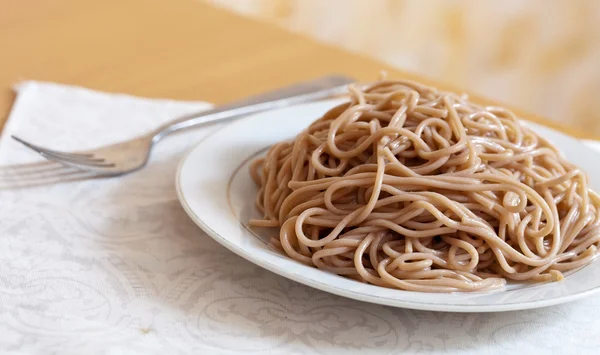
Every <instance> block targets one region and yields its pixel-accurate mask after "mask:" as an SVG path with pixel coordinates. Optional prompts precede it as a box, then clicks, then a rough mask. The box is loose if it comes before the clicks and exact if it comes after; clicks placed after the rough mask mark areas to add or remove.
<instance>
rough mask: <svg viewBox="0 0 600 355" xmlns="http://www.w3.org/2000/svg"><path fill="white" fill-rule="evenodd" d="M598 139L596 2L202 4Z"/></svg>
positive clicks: (224, 0) (233, 0) (599, 10)
mask: <svg viewBox="0 0 600 355" xmlns="http://www.w3.org/2000/svg"><path fill="white" fill-rule="evenodd" d="M206 1H208V2H209V3H212V4H215V5H218V6H222V7H224V8H227V9H229V10H233V11H235V12H238V13H242V14H245V15H249V16H253V17H258V18H260V19H264V20H267V21H270V22H274V23H277V24H279V25H281V26H283V27H285V28H287V29H291V30H294V31H296V32H300V33H304V34H308V35H309V36H310V37H312V38H316V39H319V40H322V41H324V42H327V43H330V44H335V45H338V46H341V47H344V48H346V49H350V50H352V51H355V52H358V53H361V54H367V55H369V56H372V57H375V58H378V59H381V60H383V61H385V62H387V63H389V64H391V65H393V66H396V67H399V68H403V69H406V70H410V71H415V72H418V73H421V74H424V75H427V76H430V77H433V78H436V79H439V80H441V81H444V82H449V83H451V84H453V86H457V87H462V88H466V89H469V90H471V91H473V92H477V93H480V94H483V95H485V96H488V97H491V98H493V99H497V100H500V101H502V102H507V103H510V104H511V105H514V106H517V107H521V108H524V109H526V110H528V111H532V112H535V113H538V114H541V115H543V116H546V117H548V118H551V119H554V120H559V121H561V122H563V123H567V124H569V125H573V126H575V127H576V128H578V129H581V130H586V131H588V132H589V133H593V134H594V135H598V134H600V110H598V109H597V107H596V102H597V101H598V100H600V1H598V0H572V1H569V0H528V1H522V0H504V1H497V0H461V1H452V0H372V1H369V0H206Z"/></svg>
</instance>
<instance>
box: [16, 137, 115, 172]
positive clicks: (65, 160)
mask: <svg viewBox="0 0 600 355" xmlns="http://www.w3.org/2000/svg"><path fill="white" fill-rule="evenodd" d="M12 137H13V138H14V139H15V140H17V141H18V142H21V143H22V144H23V145H25V146H26V147H27V148H29V149H31V150H33V151H35V152H36V153H38V154H40V155H41V156H42V157H44V158H46V159H48V160H53V161H56V162H59V163H61V164H65V165H68V166H71V167H75V168H86V169H89V168H111V167H114V166H115V164H114V163H107V162H105V160H104V159H94V158H87V157H85V156H82V155H80V154H71V153H63V152H56V151H54V150H51V149H46V148H42V147H40V146H37V145H35V144H31V143H29V142H27V141H25V140H22V139H20V138H18V137H15V136H12ZM55 152H56V153H55ZM88 155H90V156H92V154H88Z"/></svg>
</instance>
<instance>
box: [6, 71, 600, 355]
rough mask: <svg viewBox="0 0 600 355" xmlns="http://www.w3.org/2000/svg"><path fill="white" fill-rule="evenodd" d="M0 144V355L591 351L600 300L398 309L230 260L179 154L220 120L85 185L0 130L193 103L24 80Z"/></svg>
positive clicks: (128, 129)
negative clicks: (191, 201) (188, 197)
mask: <svg viewBox="0 0 600 355" xmlns="http://www.w3.org/2000/svg"><path fill="white" fill-rule="evenodd" d="M16 89H17V92H18V96H17V100H16V102H15V105H14V108H13V110H12V112H11V114H10V119H9V121H8V123H7V125H6V128H5V130H4V132H3V135H2V138H1V139H0V166H1V167H0V352H1V353H9V354H10V353H15V354H17V353H18V354H22V353H25V354H29V353H44V354H46V353H60V354H78V355H79V354H130V353H139V354H180V353H181V354H190V353H198V354H239V353H247V354H266V353H270V354H305V353H306V354H308V353H310V354H313V353H322V354H335V353H344V354H349V353H358V352H360V353H364V354H370V353H373V354H375V353H377V354H396V353H436V354H441V353H456V354H482V353H486V354H487V353H508V352H512V351H515V352H519V353H525V354H536V353H539V354H545V353H549V352H554V353H560V354H567V353H573V354H574V353H577V354H585V353H596V352H597V350H598V349H599V348H600V337H599V336H598V329H600V297H598V296H592V297H590V298H587V299H584V300H581V301H577V302H573V303H570V304H565V305H560V306H553V307H549V308H542V309H537V310H531V311H518V312H506V313H488V314H475V313H472V314H469V313H462V314H461V313H440V312H424V311H413V310H406V309H396V308H390V307H384V306H379V305H373V304H368V303H362V302H358V301H354V300H349V299H344V298H341V297H337V296H334V295H331V294H328V293H325V292H321V291H318V290H314V289H311V288H309V287H307V286H303V285H301V284H298V283H295V282H292V281H289V280H287V279H284V278H282V277H279V276H277V275H275V274H273V273H270V272H268V271H265V270H263V269H261V268H259V267H257V266H254V265H253V264H251V263H249V262H247V261H245V260H243V259H242V258H240V257H237V256H236V255H234V254H232V253H231V252H229V251H228V250H226V249H225V248H223V247H221V246H220V245H218V244H217V243H215V242H214V241H213V240H212V239H211V238H209V237H208V236H207V235H206V234H204V233H203V232H202V231H201V230H200V229H199V228H198V227H196V225H194V223H193V222H192V221H191V220H189V219H188V217H187V215H186V214H185V212H184V211H183V209H182V208H181V207H180V205H179V203H178V201H177V197H176V192H175V173H176V168H177V164H178V161H179V159H180V158H181V157H182V156H183V153H184V152H185V151H186V150H187V149H190V148H191V147H193V146H194V144H196V143H197V142H198V141H199V140H200V139H201V138H202V137H203V136H206V135H207V134H210V132H211V131H212V130H214V129H215V128H216V126H211V127H205V128H201V129H196V130H191V131H188V132H185V133H182V134H178V135H176V136H173V137H169V138H168V139H167V140H165V141H164V142H162V143H161V144H159V145H158V146H157V149H156V150H155V152H154V154H153V156H152V160H151V162H150V164H149V165H148V166H147V167H146V168H144V169H143V170H141V171H139V172H136V173H133V174H129V175H126V176H122V177H117V178H108V179H86V178H81V177H80V176H79V175H78V173H77V172H76V171H73V170H69V169H66V168H62V167H60V168H59V167H57V166H56V165H55V164H51V163H46V162H44V161H43V160H42V159H40V158H39V157H38V156H37V155H36V154H35V153H33V152H31V151H28V150H26V149H25V148H24V147H22V146H21V145H19V144H18V143H16V142H14V141H13V140H11V139H9V138H10V135H11V134H18V135H19V136H22V137H23V138H25V139H27V140H31V141H33V142H36V143H39V144H41V145H44V146H48V147H52V148H55V149H63V150H75V149H86V148H92V147H94V146H98V145H104V144H109V143H114V142H117V141H120V140H124V139H127V138H129V137H133V136H135V135H137V134H141V133H144V132H147V131H149V130H151V129H152V128H154V127H156V126H158V125H160V124H161V123H163V122H166V121H168V120H170V119H172V118H173V117H177V116H178V115H182V114H186V113H191V112H194V111H198V110H201V109H205V108H207V107H209V105H207V104H206V103H201V102H175V101H169V100H149V99H143V98H136V97H131V96H126V95H116V94H107V93H99V92H94V91H91V90H87V89H83V88H77V87H69V86H64V85H57V84H49V83H38V82H25V83H23V84H20V85H18V87H17V88H16Z"/></svg>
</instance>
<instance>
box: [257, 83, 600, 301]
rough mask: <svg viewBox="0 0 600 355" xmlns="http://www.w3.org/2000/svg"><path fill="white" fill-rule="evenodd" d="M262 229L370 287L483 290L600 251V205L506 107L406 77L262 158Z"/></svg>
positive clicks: (300, 255) (573, 170)
mask: <svg viewBox="0 0 600 355" xmlns="http://www.w3.org/2000/svg"><path fill="white" fill-rule="evenodd" d="M251 174H252V177H253V179H254V181H255V182H256V183H257V185H258V186H259V192H258V195H257V198H256V206H257V208H258V209H259V210H260V211H261V212H262V213H263V215H264V218H263V219H260V220H251V221H250V225H252V226H255V227H267V228H278V229H279V236H278V238H274V239H273V240H272V244H273V245H274V246H275V247H277V248H279V249H281V250H282V251H284V252H285V253H286V254H287V255H288V256H289V257H291V258H293V259H295V260H297V261H299V262H302V263H305V264H307V265H311V266H314V267H317V268H319V269H322V270H325V271H329V272H332V273H336V274H339V275H344V276H346V277H350V278H353V279H356V280H360V281H363V282H368V283H370V284H373V285H379V286H384V287H392V288H398V289H402V290H411V291H424V292H455V291H483V290H492V289H498V288H502V287H504V285H505V283H506V280H507V279H510V280H518V281H550V280H554V281H556V280H561V279H562V278H563V273H564V272H566V271H569V270H574V269H577V268H580V267H582V266H584V265H586V264H587V263H589V262H590V261H591V260H592V259H593V258H594V257H595V256H596V252H597V248H598V246H599V244H600V214H599V213H598V211H599V207H600V198H599V197H598V195H597V194H596V193H595V192H593V191H591V190H589V189H588V186H587V185H588V181H587V176H586V175H585V174H584V173H583V172H582V171H581V170H580V169H578V168H577V167H575V166H573V165H572V164H571V163H569V162H568V161H567V160H566V159H565V158H564V157H563V156H562V155H561V153H560V152H559V151H558V150H557V149H556V148H555V147H554V146H552V145H551V144H550V143H549V142H547V141H545V140H544V139H542V138H541V137H539V136H537V135H536V134H535V133H534V132H532V131H531V130H530V129H529V128H527V127H525V126H524V125H522V124H521V123H520V122H519V119H518V118H517V117H516V116H515V115H514V114H513V113H512V112H510V111H508V110H506V109H504V108H500V107H482V106H479V105H477V104H475V103H473V102H470V101H469V100H468V98H467V97H466V96H459V95H456V94H453V93H447V92H441V91H438V90H437V89H435V88H431V87H427V86H424V85H421V84H419V83H414V82H409V81H392V80H381V81H377V82H375V83H373V84H370V85H368V86H358V85H354V86H350V87H349V102H348V103H345V104H342V105H340V106H337V107H335V108H333V109H331V110H330V111H329V112H327V113H325V114H324V116H323V117H321V118H320V119H318V120H317V121H315V122H314V123H312V124H311V125H310V126H309V127H308V128H307V129H306V130H304V131H303V132H301V133H300V134H299V135H298V136H297V137H296V138H295V139H294V140H292V141H286V142H281V143H277V144H275V145H274V146H272V147H271V148H270V149H269V151H268V152H267V154H266V156H265V157H264V158H261V159H258V160H256V161H254V162H253V164H252V166H251Z"/></svg>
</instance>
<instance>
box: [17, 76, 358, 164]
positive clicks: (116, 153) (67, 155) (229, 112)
mask: <svg viewBox="0 0 600 355" xmlns="http://www.w3.org/2000/svg"><path fill="white" fill-rule="evenodd" d="M352 82H354V79H352V78H350V77H346V76H340V75H333V76H326V77H322V78H320V79H316V80H311V81H307V82H302V83H299V84H295V85H291V86H288V87H284V88H281V89H278V90H275V91H272V92H269V93H265V94H261V95H257V96H253V97H250V98H248V99H245V100H242V101H238V102H234V103H231V104H227V105H223V106H220V107H217V108H215V109H212V110H208V111H204V112H200V113H196V114H192V115H187V116H183V117H180V118H177V119H175V120H173V121H171V122H169V123H167V124H164V125H162V126H160V127H159V128H157V129H156V130H154V131H152V132H150V133H148V134H145V135H143V136H140V137H137V138H134V139H131V140H129V141H125V142H121V143H117V144H113V145H109V146H105V147H99V148H96V149H93V150H88V151H81V152H61V151H57V150H52V149H48V148H44V147H41V146H39V145H36V144H33V143H30V142H27V141H25V140H23V139H21V138H19V137H16V136H14V135H13V136H12V138H14V139H15V140H17V141H19V142H21V143H22V144H23V145H25V146H26V147H28V148H31V149H32V150H34V151H35V152H37V153H39V154H40V155H41V156H43V157H44V158H46V159H48V160H52V161H56V162H58V163H61V164H63V165H66V166H70V167H74V168H77V169H80V170H82V171H86V172H89V173H93V174H96V175H103V176H116V175H123V174H127V173H130V172H133V171H136V170H138V169H141V168H142V167H144V166H145V165H146V164H147V162H148V160H149V158H150V153H151V151H152V148H153V147H154V145H155V144H157V143H158V142H159V141H160V140H161V139H163V138H164V137H166V136H167V135H169V134H171V133H173V132H177V131H180V130H183V129H186V128H191V127H195V126H199V125H204V124H208V123H213V122H223V121H227V120H232V119H236V118H240V117H243V116H246V115H249V114H252V113H257V112H261V111H266V110H271V109H275V108H280V107H285V106H290V105H294V104H298V103H303V102H309V101H315V100H320V99H324V98H328V97H333V96H335V95H339V94H342V93H344V92H345V91H346V87H347V85H348V84H350V83H352Z"/></svg>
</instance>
